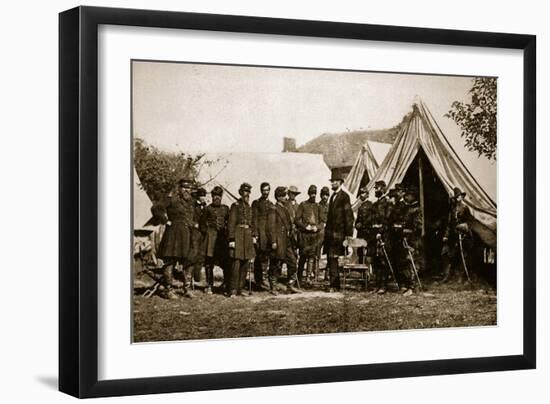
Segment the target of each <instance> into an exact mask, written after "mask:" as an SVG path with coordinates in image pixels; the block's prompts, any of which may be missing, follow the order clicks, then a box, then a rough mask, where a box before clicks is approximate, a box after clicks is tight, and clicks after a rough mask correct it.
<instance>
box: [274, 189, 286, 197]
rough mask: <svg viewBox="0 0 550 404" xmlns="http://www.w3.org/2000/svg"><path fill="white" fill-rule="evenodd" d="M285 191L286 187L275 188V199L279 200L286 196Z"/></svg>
mask: <svg viewBox="0 0 550 404" xmlns="http://www.w3.org/2000/svg"><path fill="white" fill-rule="evenodd" d="M286 193H287V189H286V187H277V188H275V198H280V197H281V196H286Z"/></svg>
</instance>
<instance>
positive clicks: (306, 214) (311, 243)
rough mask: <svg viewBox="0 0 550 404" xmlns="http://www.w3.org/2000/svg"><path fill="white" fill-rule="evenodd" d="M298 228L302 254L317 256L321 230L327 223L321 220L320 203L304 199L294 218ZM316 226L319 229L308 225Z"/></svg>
mask: <svg viewBox="0 0 550 404" xmlns="http://www.w3.org/2000/svg"><path fill="white" fill-rule="evenodd" d="M294 223H295V225H296V228H297V229H298V230H299V232H300V237H299V247H300V250H301V254H303V255H304V256H307V257H314V256H316V253H317V250H318V243H319V234H318V233H319V232H320V231H321V230H323V228H324V226H325V223H323V222H322V221H321V208H320V207H319V204H318V203H316V202H311V201H304V202H302V203H301V204H300V205H298V209H297V210H296V217H295V219H294ZM308 225H310V226H316V227H317V230H316V231H313V230H307V229H306V228H307V226H308Z"/></svg>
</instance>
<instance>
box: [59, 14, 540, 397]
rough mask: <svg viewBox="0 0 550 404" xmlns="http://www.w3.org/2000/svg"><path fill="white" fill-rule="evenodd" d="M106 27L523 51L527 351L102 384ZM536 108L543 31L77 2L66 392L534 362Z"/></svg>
mask: <svg viewBox="0 0 550 404" xmlns="http://www.w3.org/2000/svg"><path fill="white" fill-rule="evenodd" d="M100 24H113V25H126V26H140V27H157V28H180V29H194V30H209V31H223V32H243V33H259V34H277V35H291V36H308V37H319V38H345V39H357V40H371V41H373V40H374V41H386V42H403V43H422V44H439V45H449V46H454V45H462V46H475V47H489V48H509V49H520V50H523V55H524V56H523V58H524V64H523V67H524V76H523V80H524V81H523V84H524V89H523V114H524V115H523V119H524V122H523V147H524V155H523V181H524V187H523V201H524V206H523V219H524V228H523V231H524V233H523V252H524V260H523V354H521V355H514V356H496V357H483V358H469V359H445V360H429V361H417V362H401V363H380V364H364V365H350V366H332V367H314V368H295V369H281V370H263V371H251V372H235V373H218V374H205V375H199V374H195V375H181V376H170V377H150V378H139V379H123V380H108V381H99V380H98V376H97V371H98V323H97V318H98V279H97V275H98V268H97V266H98V239H97V237H98V202H97V201H98V135H97V129H98V122H97V120H98V87H97V85H98V66H97V61H98V26H99V25H100ZM535 106H536V37H535V36H534V35H519V34H505V33H490V32H472V31H458V30H443V29H425V28H409V27H397V26H382V25H367V24H350V23H340V22H326V21H308V20H289V19H279V18H261V17H246V16H230V15H215V14H197V13H184V12H168V11H151V10H131V9H113V8H96V7H77V8H73V9H71V10H68V11H64V12H62V13H60V15H59V156H60V157H59V170H60V171H59V185H60V189H59V217H60V219H59V390H61V391H63V392H65V393H68V394H70V395H73V396H76V397H81V398H84V397H103V396H120V395H134V394H149V393H168V392H184V391H197V390H212V389H227V388H242V387H260V386H275V385H291V384H302V383H326V382H339V381H352V380H364V379H381V378H396V377H412V376H427V375H442V374H459V373H469V372H489V371H501V370H514V369H533V368H535V366H536V273H535V272H536V258H535V257H536V185H535V183H536V168H535V167H536V160H535V158H536V154H535V147H536V129H535V128H536V125H535V122H536V108H535ZM504 237H506V236H505V235H504ZM500 265H506V264H505V263H500Z"/></svg>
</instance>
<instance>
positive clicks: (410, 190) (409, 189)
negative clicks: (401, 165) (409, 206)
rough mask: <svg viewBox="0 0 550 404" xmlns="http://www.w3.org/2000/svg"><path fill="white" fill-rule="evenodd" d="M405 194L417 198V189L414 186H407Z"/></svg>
mask: <svg viewBox="0 0 550 404" xmlns="http://www.w3.org/2000/svg"><path fill="white" fill-rule="evenodd" d="M405 194H406V195H414V196H415V197H416V196H418V188H417V187H416V186H414V185H411V186H408V187H407V188H406V189H405Z"/></svg>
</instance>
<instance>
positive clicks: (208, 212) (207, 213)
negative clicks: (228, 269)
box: [203, 204, 229, 261]
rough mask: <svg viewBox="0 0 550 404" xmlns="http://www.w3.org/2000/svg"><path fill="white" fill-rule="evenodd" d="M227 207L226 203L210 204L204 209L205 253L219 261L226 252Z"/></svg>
mask: <svg viewBox="0 0 550 404" xmlns="http://www.w3.org/2000/svg"><path fill="white" fill-rule="evenodd" d="M228 218H229V207H228V206H227V205H214V204H210V205H208V206H207V207H206V209H205V210H204V217H203V226H205V228H206V229H205V242H204V244H205V255H206V256H207V257H213V258H216V259H218V261H221V260H223V259H224V258H225V255H226V252H227V220H228Z"/></svg>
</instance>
